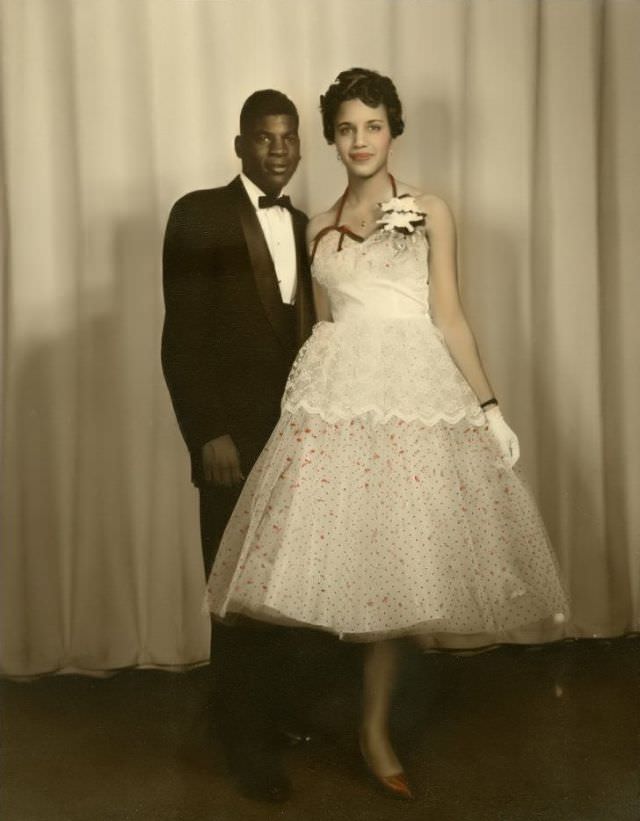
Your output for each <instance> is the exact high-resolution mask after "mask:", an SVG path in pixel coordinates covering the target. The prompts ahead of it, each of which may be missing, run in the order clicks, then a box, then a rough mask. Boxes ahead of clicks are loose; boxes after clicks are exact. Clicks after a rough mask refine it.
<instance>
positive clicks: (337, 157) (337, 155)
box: [336, 151, 342, 162]
mask: <svg viewBox="0 0 640 821" xmlns="http://www.w3.org/2000/svg"><path fill="white" fill-rule="evenodd" d="M336 160H338V162H342V157H341V156H340V152H339V151H336Z"/></svg>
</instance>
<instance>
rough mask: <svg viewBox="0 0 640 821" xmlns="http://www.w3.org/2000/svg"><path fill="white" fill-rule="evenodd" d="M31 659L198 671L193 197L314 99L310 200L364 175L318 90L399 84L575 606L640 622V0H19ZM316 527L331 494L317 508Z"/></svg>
mask: <svg viewBox="0 0 640 821" xmlns="http://www.w3.org/2000/svg"><path fill="white" fill-rule="evenodd" d="M1 9H2V41H1V45H2V86H1V89H2V91H1V93H2V98H1V104H2V126H1V133H0V139H1V144H0V145H1V151H2V168H1V172H2V179H3V195H2V201H1V202H2V209H3V219H2V227H3V235H4V239H5V244H4V251H3V258H2V261H3V273H4V287H3V291H2V300H3V302H2V314H3V334H2V346H3V371H2V375H3V395H2V431H3V434H2V435H3V441H2V445H3V448H2V452H3V457H2V458H3V461H2V465H3V467H2V482H3V484H2V494H3V496H2V600H1V605H0V607H1V611H0V612H1V618H2V667H1V670H2V672H3V673H4V674H5V675H14V676H28V675H36V674H40V673H47V672H54V671H83V672H93V673H99V672H100V671H108V670H113V669H117V668H122V667H128V666H136V665H137V666H159V667H180V666H187V665H191V664H195V663H199V662H201V661H202V660H204V659H205V657H206V655H207V649H208V623H207V619H206V618H205V617H204V616H203V615H202V614H201V611H200V607H201V597H202V587H203V579H202V570H201V558H200V547H199V537H198V527H197V503H196V502H197V500H196V494H195V491H194V490H193V489H192V488H191V486H190V483H189V468H188V462H187V456H186V452H185V449H184V446H183V444H182V440H181V439H180V436H179V433H178V430H177V425H176V422H175V419H174V417H173V413H172V410H171V406H170V403H169V398H168V394H167V392H166V389H165V387H164V382H163V379H162V375H161V370H160V365H159V344H160V332H161V325H162V318H163V305H162V296H161V287H160V283H161V264H160V254H161V244H162V235H163V229H164V224H165V220H166V217H167V214H168V211H169V208H170V206H171V204H172V202H173V201H174V200H175V199H176V198H177V197H178V196H180V195H181V194H182V193H184V192H186V191H188V190H191V189H194V188H203V187H209V186H214V185H220V184H223V183H225V182H226V181H228V180H229V179H230V178H231V177H232V176H233V175H234V174H235V173H236V171H237V160H236V158H235V156H234V153H233V137H234V136H235V134H236V132H237V120H238V113H239V109H240V106H241V104H242V102H243V100H244V99H245V97H246V96H247V95H248V94H249V93H251V92H252V91H254V90H255V89H257V88H265V87H275V88H279V89H281V90H283V91H285V92H286V93H287V94H289V95H290V96H291V97H292V98H293V99H294V100H295V102H296V103H297V104H298V107H299V110H300V114H301V136H302V140H303V146H302V151H303V160H302V163H301V166H300V168H299V170H298V172H297V175H296V177H295V178H294V181H293V184H292V186H291V189H292V190H291V193H292V196H293V197H294V201H295V202H296V203H297V204H299V206H300V207H302V208H304V209H305V210H306V211H307V212H308V213H314V212H317V211H318V210H320V209H324V208H326V207H327V206H328V205H329V204H330V203H331V202H332V201H333V200H335V198H336V197H337V195H338V194H339V193H340V192H341V191H342V189H343V187H344V178H343V173H342V170H341V167H340V166H339V164H338V163H337V162H336V159H335V152H334V150H333V149H332V148H331V147H328V146H327V145H326V143H325V142H324V140H323V138H322V134H321V128H320V118H319V113H318V96H319V94H320V93H321V92H322V91H324V89H325V88H326V87H327V86H328V84H329V83H330V82H331V81H332V80H333V78H334V77H335V76H336V74H337V73H338V72H339V71H340V70H342V69H344V68H349V67H351V66H356V65H361V66H366V67H370V68H376V69H378V70H380V71H382V72H384V73H388V74H390V75H391V76H392V77H393V79H394V80H395V81H396V84H397V86H398V89H399V91H400V94H401V97H402V99H403V103H404V106H405V109H406V123H407V129H406V133H405V135H403V136H402V137H401V138H400V139H399V140H398V141H397V143H396V146H395V149H394V156H393V170H394V172H395V173H396V175H397V176H398V177H399V178H400V179H403V180H406V181H408V182H411V183H414V184H418V185H420V186H422V187H423V188H424V189H425V190H428V191H430V192H433V193H437V194H440V195H441V196H443V197H444V198H445V199H446V200H447V201H448V202H449V203H450V204H451V206H452V208H453V210H454V213H455V214H456V217H457V220H458V226H459V236H460V259H461V268H462V275H461V276H462V287H463V296H464V301H465V304H466V306H467V311H468V313H469V316H470V319H471V322H472V325H473V327H474V330H475V332H476V335H477V337H478V341H479V344H480V347H481V350H482V353H483V356H484V359H485V361H486V364H487V368H488V371H489V374H490V376H491V378H492V381H493V383H494V386H495V389H496V392H497V394H498V395H499V397H500V399H501V403H502V406H503V410H504V413H505V415H506V417H507V419H508V420H509V421H510V423H511V424H512V426H513V427H514V428H515V430H516V431H517V432H518V433H519V436H520V439H521V444H522V450H523V460H522V461H523V468H524V470H525V473H526V475H527V477H528V479H529V482H530V484H531V487H532V489H533V491H534V493H535V494H536V496H537V498H538V500H539V503H540V505H541V508H542V511H543V515H544V518H545V520H546V523H547V526H548V528H549V531H550V534H551V538H552V540H553V543H554V545H555V548H556V550H557V553H558V556H559V559H560V562H561V564H562V567H563V571H564V574H565V578H566V579H567V584H568V586H569V589H570V591H571V595H572V599H573V619H572V621H571V622H570V623H567V624H566V625H565V626H564V628H563V632H562V633H560V634H559V635H566V636H576V637H580V636H592V635H600V636H613V635H621V634H623V633H625V632H628V631H632V630H638V629H639V628H640V504H639V503H638V499H640V437H638V435H637V415H638V408H639V407H640V377H639V362H640V344H639V339H640V334H639V331H638V325H639V322H638V311H639V308H640V276H638V274H639V271H638V260H639V259H640V230H639V228H640V225H639V224H638V214H639V213H640V99H639V94H638V92H639V90H640V49H639V48H638V43H639V42H640V3H638V2H636V1H635V0H609V2H598V1H597V0H546V1H542V2H541V1H540V0H467V2H465V1H464V0H349V2H344V0H305V2H300V0H135V2H131V0H92V1H91V2H86V0H75V1H74V0H4V1H3V2H2V5H1ZM310 515H312V511H310Z"/></svg>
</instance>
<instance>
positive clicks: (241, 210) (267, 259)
mask: <svg viewBox="0 0 640 821" xmlns="http://www.w3.org/2000/svg"><path fill="white" fill-rule="evenodd" d="M229 190H230V192H231V194H232V195H233V199H234V202H235V205H236V208H237V210H238V214H239V215H240V224H241V226H242V232H243V234H244V238H245V242H246V244H247V251H248V252H249V259H250V260H251V268H252V271H253V276H254V279H255V283H256V289H257V291H258V296H259V297H260V301H261V302H262V306H263V308H264V310H265V313H266V314H267V317H268V319H269V322H270V323H271V325H272V326H273V329H274V331H275V332H276V334H277V335H278V338H279V339H280V340H281V341H282V343H283V345H285V347H286V348H287V349H290V348H291V344H292V339H291V328H290V321H289V320H288V316H287V309H286V308H285V305H284V303H283V302H282V297H281V295H280V288H279V287H278V278H277V276H276V272H275V268H274V265H273V260H272V258H271V254H270V253H269V246H268V245H267V241H266V240H265V238H264V234H263V233H262V228H261V227H260V223H259V222H258V217H257V216H256V212H255V209H254V207H253V205H252V204H251V200H250V199H249V197H248V195H247V192H246V191H245V189H244V186H243V185H242V181H241V180H240V177H236V178H235V179H234V180H233V181H232V182H231V183H230V184H229Z"/></svg>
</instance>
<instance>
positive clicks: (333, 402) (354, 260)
mask: <svg viewBox="0 0 640 821" xmlns="http://www.w3.org/2000/svg"><path fill="white" fill-rule="evenodd" d="M335 240H336V235H335V234H333V233H328V234H326V235H325V237H323V239H322V240H321V241H320V243H319V245H318V248H317V251H316V255H315V259H314V263H313V276H314V278H315V279H316V280H317V281H318V282H319V283H320V284H321V285H323V286H324V287H325V288H326V289H327V292H328V295H329V300H330V304H331V308H332V313H333V317H334V321H333V322H320V323H318V324H317V325H316V326H315V327H314V330H313V334H312V336H311V337H310V339H309V340H307V342H306V344H305V345H304V346H303V348H302V350H301V351H300V353H299V354H298V358H297V359H296V362H295V363H294V366H293V369H292V371H291V374H290V376H289V380H288V383H287V386H286V389H285V393H284V397H283V400H282V409H283V410H285V411H288V412H290V413H294V412H295V411H296V410H297V409H298V408H304V409H305V410H307V411H309V412H310V413H316V414H318V415H320V416H321V417H322V418H323V419H325V420H326V421H330V422H334V421H336V420H338V419H348V418H351V417H353V416H358V415H361V414H363V413H369V414H372V415H373V416H374V417H375V418H376V419H377V420H378V421H387V420H389V419H391V418H393V417H396V418H398V419H403V420H404V421H407V422H408V421H414V420H419V421H421V422H424V423H425V424H428V425H434V424H436V423H437V422H439V421H446V422H450V423H455V422H459V421H460V420H461V419H465V418H466V419H467V420H468V421H469V422H471V423H472V424H475V425H482V424H484V415H483V413H482V411H481V410H480V408H479V406H478V401H477V398H476V396H475V394H474V393H473V391H472V390H471V388H470V387H469V385H468V383H467V382H466V380H465V379H464V377H463V376H462V374H461V373H460V372H459V371H458V369H457V367H456V366H455V364H454V363H453V361H452V359H451V356H450V354H449V352H448V350H447V347H446V344H445V342H444V338H443V336H442V333H441V332H440V330H439V329H438V328H436V326H435V325H434V324H433V322H432V320H431V316H430V314H429V300H428V295H429V284H428V278H429V268H428V244H427V239H426V236H425V233H424V230H423V229H418V230H416V232H415V233H413V234H411V235H409V236H402V235H399V234H398V235H395V236H390V235H389V234H388V233H386V232H384V231H376V232H375V233H374V234H372V235H371V236H370V237H368V238H367V239H365V240H364V241H362V242H358V241H356V240H353V239H347V240H346V241H345V242H344V244H343V245H342V248H341V250H340V251H338V250H337V248H336V242H335Z"/></svg>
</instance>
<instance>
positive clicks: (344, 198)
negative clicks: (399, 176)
mask: <svg viewBox="0 0 640 821" xmlns="http://www.w3.org/2000/svg"><path fill="white" fill-rule="evenodd" d="M389 182H390V183H391V191H392V194H393V196H394V197H397V196H398V187H397V186H396V181H395V178H394V176H393V174H389ZM348 193H349V186H347V187H346V188H345V189H344V194H343V195H342V197H341V199H340V205H339V206H338V213H337V214H336V221H335V222H334V223H333V227H334V228H338V227H339V226H340V217H341V216H342V212H343V211H344V204H345V202H346V201H347V194H348Z"/></svg>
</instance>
